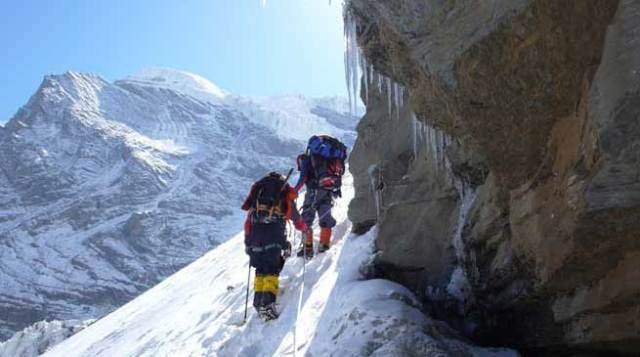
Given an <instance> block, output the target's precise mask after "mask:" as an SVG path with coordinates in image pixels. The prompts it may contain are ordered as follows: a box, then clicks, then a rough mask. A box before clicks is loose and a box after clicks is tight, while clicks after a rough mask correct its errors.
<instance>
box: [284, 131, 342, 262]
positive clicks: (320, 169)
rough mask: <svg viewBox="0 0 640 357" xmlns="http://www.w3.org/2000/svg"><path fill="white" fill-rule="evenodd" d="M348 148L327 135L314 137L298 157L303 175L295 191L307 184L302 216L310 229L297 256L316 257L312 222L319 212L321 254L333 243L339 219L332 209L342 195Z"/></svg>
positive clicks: (301, 174) (299, 168)
mask: <svg viewBox="0 0 640 357" xmlns="http://www.w3.org/2000/svg"><path fill="white" fill-rule="evenodd" d="M346 158H347V147H346V146H345V145H344V144H343V143H341V142H340V141H339V140H338V139H335V138H333V137H330V136H328V135H318V136H312V137H311V138H310V139H309V143H308V145H307V150H306V151H305V153H304V154H301V155H299V156H298V159H297V161H298V171H300V178H299V179H298V183H297V184H296V186H295V191H296V192H300V190H301V189H302V186H306V189H307V192H306V193H305V197H304V203H303V205H302V218H303V219H304V221H305V223H306V225H307V227H309V230H308V231H307V233H306V236H305V239H304V243H303V244H302V245H301V247H300V250H299V251H298V253H297V256H299V257H302V256H305V257H307V258H311V257H313V231H312V230H311V227H313V221H314V220H315V217H316V214H317V215H318V221H319V223H320V245H319V246H318V253H323V252H325V251H327V250H328V249H329V248H330V246H331V234H332V232H331V231H332V228H333V227H334V226H335V225H336V220H335V219H334V218H333V217H332V216H331V208H332V207H333V201H334V199H335V198H336V197H341V196H342V193H341V191H340V187H341V186H342V175H343V174H344V171H345V165H344V161H345V159H346Z"/></svg>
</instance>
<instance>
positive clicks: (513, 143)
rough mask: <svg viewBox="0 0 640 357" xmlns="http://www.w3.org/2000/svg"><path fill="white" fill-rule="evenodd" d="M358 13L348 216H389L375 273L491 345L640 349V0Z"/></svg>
mask: <svg viewBox="0 0 640 357" xmlns="http://www.w3.org/2000/svg"><path fill="white" fill-rule="evenodd" d="M348 14H349V16H348V19H353V21H355V24H356V29H357V40H358V43H359V45H360V48H361V50H362V54H363V56H364V58H365V60H366V61H364V62H366V64H367V66H366V71H365V75H364V76H363V85H362V87H363V90H362V92H361V97H362V98H363V100H364V101H365V103H366V104H367V113H366V115H365V117H364V118H363V120H362V121H361V122H360V124H359V125H358V129H357V130H358V139H357V142H356V144H355V148H354V152H353V155H352V157H351V161H350V164H351V166H350V169H351V171H352V173H353V175H354V185H355V189H356V193H355V195H356V197H355V199H354V200H353V201H352V204H351V207H350V212H349V214H350V218H351V219H352V221H353V222H354V229H355V230H359V231H366V230H367V229H368V227H370V226H371V225H373V224H375V223H378V224H379V236H378V238H377V241H376V246H377V249H378V255H377V267H378V274H380V275H381V276H384V277H389V278H392V279H394V280H396V281H399V282H401V283H403V284H404V285H406V286H408V287H410V288H411V289H413V290H414V291H415V292H417V293H418V294H419V295H420V296H422V297H423V299H425V300H427V301H428V302H429V305H430V306H433V313H434V314H435V315H436V316H441V317H443V318H446V319H449V320H450V321H453V322H454V323H456V324H457V326H458V327H459V328H460V329H461V330H463V331H465V332H466V333H468V334H469V335H470V336H472V337H474V338H476V339H477V341H479V342H484V343H494V344H503V345H504V344H508V345H510V346H513V347H517V348H519V349H522V350H525V351H534V353H535V354H542V353H550V354H551V355H553V354H554V353H557V352H558V351H562V352H567V351H569V352H568V353H573V352H576V353H578V352H580V353H582V352H585V353H587V352H591V353H594V354H598V353H605V352H621V353H638V351H640V315H638V311H640V276H639V275H638V274H639V273H638V272H639V270H638V269H637V264H638V262H639V261H640V156H639V153H640V121H639V120H638V118H639V114H640V80H639V79H640V78H639V77H638V73H640V41H638V33H640V3H638V2H637V1H633V0H620V1H616V0H588V1H582V0H567V1H553V0H517V1H512V0H490V1H484V2H482V3H481V4H480V3H478V2H477V1H470V0H469V1H467V0H464V1H456V2H451V1H418V0H397V1H382V0H371V1H368V0H367V1H365V0H352V1H350V5H349V9H348ZM349 21H350V20H349ZM392 82H395V83H397V84H398V85H400V86H402V87H403V88H404V89H405V90H404V92H403V93H404V97H403V98H402V99H403V100H402V101H400V102H398V101H392V100H390V98H391V97H392V94H394V93H392V92H393V91H392V89H393V88H395V87H396V86H393V85H389V83H392ZM398 103H403V104H401V105H398Z"/></svg>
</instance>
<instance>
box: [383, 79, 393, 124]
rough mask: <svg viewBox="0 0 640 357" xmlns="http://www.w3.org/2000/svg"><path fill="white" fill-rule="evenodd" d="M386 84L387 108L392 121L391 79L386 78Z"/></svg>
mask: <svg viewBox="0 0 640 357" xmlns="http://www.w3.org/2000/svg"><path fill="white" fill-rule="evenodd" d="M384 83H385V87H386V90H387V108H389V119H391V79H390V78H387V77H385V78H384Z"/></svg>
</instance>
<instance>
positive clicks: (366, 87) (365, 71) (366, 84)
mask: <svg viewBox="0 0 640 357" xmlns="http://www.w3.org/2000/svg"><path fill="white" fill-rule="evenodd" d="M360 67H361V69H362V73H363V74H364V100H365V102H366V103H369V65H368V64H367V59H366V58H365V57H364V56H362V54H361V55H360ZM366 103H365V104H366Z"/></svg>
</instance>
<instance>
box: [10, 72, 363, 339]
mask: <svg viewBox="0 0 640 357" xmlns="http://www.w3.org/2000/svg"><path fill="white" fill-rule="evenodd" d="M231 97H232V96H231V95H230V94H227V93H225V92H224V91H222V90H220V89H219V88H218V87H217V86H215V84H213V83H211V82H209V81H207V80H205V79H203V78H202V77H199V76H197V75H194V74H190V73H185V72H182V71H176V70H172V69H163V68H152V69H147V70H143V71H141V72H139V73H138V74H135V75H133V76H130V77H129V78H127V79H125V80H120V81H116V82H113V83H112V82H109V81H106V80H104V79H103V78H101V77H100V76H97V75H93V74H85V73H77V72H67V73H64V74H61V75H51V76H47V77H46V78H45V79H44V81H43V82H42V84H41V86H40V88H39V89H38V91H37V92H36V93H35V94H34V95H33V96H32V98H31V99H30V100H29V102H28V103H27V104H26V105H25V106H24V107H22V108H21V109H20V110H19V111H18V113H17V114H16V115H15V116H14V117H13V119H11V121H10V122H9V123H7V125H6V126H5V127H4V128H3V129H2V130H1V131H0V245H1V246H2V249H0V340H2V339H6V338H9V337H10V336H11V335H12V334H13V333H15V332H16V331H19V330H21V329H23V328H24V327H26V326H29V325H31V324H32V323H34V322H36V321H40V320H44V319H56V320H70V319H82V320H84V319H90V318H98V317H101V316H103V315H104V314H105V313H107V312H110V311H112V310H113V309H115V308H116V307H118V306H121V305H122V304H123V303H125V302H127V301H129V300H131V299H132V298H133V297H135V296H137V295H138V294H140V293H141V292H142V291H145V290H146V289H148V288H149V287H151V286H153V285H155V284H156V283H158V282H160V281H161V280H163V279H164V278H166V277H167V276H169V275H171V274H172V273H174V272H176V271H177V270H179V269H180V268H182V267H184V266H185V265H187V264H189V263H191V262H193V261H194V260H195V259H197V258H199V257H201V256H202V255H203V254H204V253H205V252H207V251H208V250H210V249H211V248H212V247H214V246H216V245H217V244H219V243H221V242H223V241H225V240H226V239H227V238H228V237H229V236H231V235H232V234H233V233H234V232H235V231H236V230H237V227H241V224H242V217H241V214H240V212H238V210H237V209H236V208H237V207H238V206H239V205H240V204H241V202H242V200H243V199H244V196H245V195H246V192H247V189H248V187H249V185H250V184H251V183H252V182H253V181H254V180H255V179H256V178H258V177H260V176H262V175H264V174H265V173H266V172H268V171H271V170H279V171H285V170H286V169H288V168H290V167H293V166H294V165H295V157H296V156H297V154H299V153H300V152H301V151H302V150H304V147H305V142H304V141H303V140H302V139H303V137H301V136H300V134H299V133H298V132H293V131H292V130H291V129H292V128H287V130H284V128H282V129H281V130H280V129H279V130H280V131H276V129H278V128H281V127H280V126H279V124H278V123H281V122H288V121H294V120H295V119H296V118H298V117H299V118H304V120H300V123H303V125H301V126H299V127H297V129H296V130H299V131H300V132H305V133H307V134H308V133H311V132H313V131H314V130H316V129H318V130H320V129H322V130H323V131H328V132H329V133H331V134H334V135H338V136H342V137H343V139H345V140H347V141H348V140H351V139H352V138H353V136H354V134H353V132H352V131H351V130H350V129H349V128H350V125H354V123H355V122H356V121H357V118H355V117H353V116H351V117H345V116H344V115H343V113H341V112H336V111H335V109H336V108H340V102H341V101H340V100H335V101H331V100H325V99H319V100H311V99H304V98H302V97H298V99H297V101H296V102H295V103H293V104H292V105H290V106H288V107H287V108H280V109H279V110H278V111H269V113H268V114H267V113H266V112H265V110H266V109H265V110H260V109H259V107H260V105H263V104H264V103H265V102H268V99H264V98H263V99H260V103H262V104H260V105H258V104H256V103H257V102H256V103H254V101H253V100H252V99H251V98H244V99H243V100H242V102H243V103H254V104H251V105H252V106H253V107H254V108H257V109H255V110H254V111H252V112H251V113H243V110H244V108H240V107H238V106H237V105H236V104H237V103H236V101H235V99H232V98H231ZM233 98H241V97H239V96H237V95H235V96H233ZM274 100H279V99H274ZM318 101H319V102H318ZM342 102H344V100H342ZM323 103H325V104H323ZM325 105H326V106H325ZM312 111H314V112H316V113H317V114H314V113H313V112H312ZM305 139H306V138H305Z"/></svg>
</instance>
